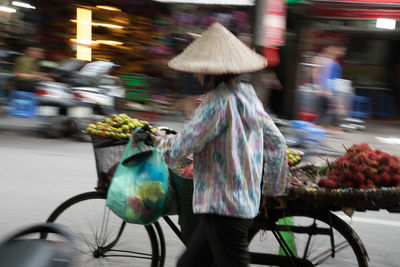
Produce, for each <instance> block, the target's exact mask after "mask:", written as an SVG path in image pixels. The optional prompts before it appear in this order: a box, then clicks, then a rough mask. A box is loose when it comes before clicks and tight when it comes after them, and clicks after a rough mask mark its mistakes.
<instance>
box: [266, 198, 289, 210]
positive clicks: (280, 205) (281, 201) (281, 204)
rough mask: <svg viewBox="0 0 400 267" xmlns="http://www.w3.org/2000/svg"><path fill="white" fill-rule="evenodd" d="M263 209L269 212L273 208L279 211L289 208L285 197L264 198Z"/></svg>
mask: <svg viewBox="0 0 400 267" xmlns="http://www.w3.org/2000/svg"><path fill="white" fill-rule="evenodd" d="M274 202H275V203H274ZM263 207H264V209H265V210H268V209H271V208H273V209H278V210H281V209H285V208H286V207H287V203H286V198H285V197H283V196H277V197H264V198H263Z"/></svg>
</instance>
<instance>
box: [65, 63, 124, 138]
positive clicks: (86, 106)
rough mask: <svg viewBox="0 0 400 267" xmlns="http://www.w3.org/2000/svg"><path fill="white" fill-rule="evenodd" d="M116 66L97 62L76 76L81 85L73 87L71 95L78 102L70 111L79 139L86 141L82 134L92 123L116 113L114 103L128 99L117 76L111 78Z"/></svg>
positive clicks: (89, 64) (88, 65) (86, 66)
mask: <svg viewBox="0 0 400 267" xmlns="http://www.w3.org/2000/svg"><path fill="white" fill-rule="evenodd" d="M116 66H117V65H116V64H114V63H112V62H107V61H94V62H91V63H88V64H86V65H85V66H84V67H83V68H82V70H81V71H80V72H79V73H78V75H77V76H76V78H77V79H78V80H79V81H80V82H81V83H80V86H75V87H71V92H72V96H73V97H74V99H75V100H77V101H78V102H77V103H76V104H75V105H74V106H73V107H70V108H69V110H68V116H69V118H70V120H71V123H72V126H73V128H74V129H75V131H74V133H75V134H76V135H77V136H78V137H80V138H82V139H87V135H85V134H83V131H84V130H85V129H86V127H87V125H88V124H89V123H92V122H96V121H99V120H103V119H104V118H105V117H108V116H110V115H111V114H114V113H117V110H116V109H115V102H116V100H117V99H118V98H123V97H124V96H125V89H124V87H123V86H122V83H121V81H120V79H119V78H118V77H115V76H110V75H108V74H109V73H110V72H111V70H112V69H113V68H115V67H116ZM83 81H85V83H86V84H84V85H83Z"/></svg>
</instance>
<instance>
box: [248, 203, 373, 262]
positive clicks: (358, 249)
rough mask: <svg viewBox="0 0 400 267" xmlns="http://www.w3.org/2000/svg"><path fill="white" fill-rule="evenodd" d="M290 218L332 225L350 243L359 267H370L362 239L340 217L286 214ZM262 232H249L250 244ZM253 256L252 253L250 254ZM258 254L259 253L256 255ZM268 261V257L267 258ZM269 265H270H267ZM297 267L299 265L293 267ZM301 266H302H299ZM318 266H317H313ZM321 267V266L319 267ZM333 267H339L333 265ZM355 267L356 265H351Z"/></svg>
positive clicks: (326, 214) (325, 213)
mask: <svg viewBox="0 0 400 267" xmlns="http://www.w3.org/2000/svg"><path fill="white" fill-rule="evenodd" d="M289 216H300V217H307V218H310V219H316V220H319V221H321V222H323V223H325V224H327V225H331V226H332V228H333V229H334V230H336V231H337V232H338V233H339V234H340V235H342V236H343V237H344V239H345V240H346V241H347V242H348V244H349V245H350V247H351V249H352V251H353V253H354V255H355V257H356V259H357V263H358V266H359V267H368V254H367V250H366V248H365V246H364V244H363V243H362V241H361V239H360V237H359V236H358V235H357V233H356V232H355V231H354V230H353V229H352V228H351V227H350V226H349V225H348V224H347V223H346V222H345V221H343V220H342V219H340V218H339V217H338V216H336V215H335V214H333V213H331V212H330V211H329V212H324V213H317V214H314V213H305V212H298V211H288V212H286V213H285V217H289ZM259 231H260V229H259V228H258V229H256V228H254V227H253V228H252V229H251V231H249V244H250V243H251V241H253V240H254V237H255V236H256V234H257V233H258V232H259ZM250 254H252V252H250ZM256 254H257V253H256ZM265 258H266V259H268V257H265ZM266 265H268V264H266ZM281 266H288V265H281ZM293 266H297V265H293ZM298 266H301V265H298ZM313 266H317V265H313ZM318 266H319V265H318ZM321 266H324V265H321ZM333 266H338V265H336V264H335V265H333ZM342 266H347V265H342ZM351 266H355V265H351Z"/></svg>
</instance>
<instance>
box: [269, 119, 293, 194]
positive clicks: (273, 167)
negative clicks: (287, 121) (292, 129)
mask: <svg viewBox="0 0 400 267" xmlns="http://www.w3.org/2000/svg"><path fill="white" fill-rule="evenodd" d="M263 122H264V123H263V136H264V159H265V164H264V176H263V181H264V187H263V194H264V195H266V196H283V195H286V194H287V190H288V175H289V173H288V163H287V155H286V142H285V138H284V137H283V135H282V134H281V132H280V131H279V130H278V128H277V127H276V125H275V124H274V122H273V121H272V119H271V118H270V117H269V116H268V114H267V113H265V116H264V121H263Z"/></svg>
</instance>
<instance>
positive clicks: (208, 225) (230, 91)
mask: <svg viewBox="0 0 400 267" xmlns="http://www.w3.org/2000/svg"><path fill="white" fill-rule="evenodd" d="M168 65H169V67H171V68H173V69H175V70H178V71H182V72H189V73H195V74H196V76H197V78H198V79H199V81H200V83H201V84H202V86H203V90H204V91H205V92H206V95H205V98H204V100H203V102H202V103H201V104H200V106H199V107H198V108H197V110H196V111H195V113H194V115H193V117H192V118H191V120H190V122H188V123H187V124H186V126H185V128H184V129H183V130H182V131H180V132H179V133H178V134H177V135H176V136H167V137H162V138H161V139H160V140H158V151H159V153H161V155H162V156H163V158H164V160H165V161H166V163H167V164H169V165H172V164H174V163H175V162H177V161H179V160H180V159H183V158H185V157H187V156H189V155H191V154H193V159H194V174H193V183H194V192H193V211H194V213H195V214H199V215H200V221H199V224H198V226H197V229H195V230H194V234H193V236H192V238H191V241H190V242H189V244H188V247H187V249H186V251H185V252H184V254H183V255H182V256H181V258H180V259H179V261H178V264H177V266H178V267H182V266H183V267H186V266H187V267H189V266H190V267H193V266H212V264H215V265H216V266H219V267H236V266H248V263H249V253H248V236H247V234H248V230H249V228H250V226H251V224H252V220H253V218H254V217H255V216H256V215H257V214H258V211H259V206H260V200H261V194H263V195H264V196H272V197H274V198H275V199H276V200H277V201H278V202H279V203H280V207H281V208H282V207H284V206H285V202H284V198H282V196H284V195H285V194H286V192H287V160H286V143H285V139H284V137H283V136H282V134H281V133H280V132H279V130H278V128H277V127H276V126H275V124H274V123H273V121H272V120H271V118H270V117H269V116H268V114H267V113H266V112H265V111H264V109H263V106H262V103H261V101H260V100H259V99H258V97H257V95H256V93H255V91H254V89H253V87H252V86H251V84H250V83H247V82H243V81H241V80H240V79H239V78H238V75H239V74H242V73H248V72H254V71H257V70H260V69H262V68H264V67H265V58H264V57H262V56H260V55H258V54H257V53H255V52H254V51H252V50H251V49H250V48H248V47H247V46H246V45H244V44H243V43H242V42H241V41H240V40H239V39H237V38H236V37H235V36H234V35H233V34H232V33H231V32H229V31H228V30H227V29H225V28H224V27H223V26H222V25H221V24H219V23H214V24H213V25H212V26H211V27H210V28H209V29H208V30H207V31H205V32H204V34H203V35H202V36H201V37H200V38H198V39H197V40H195V41H194V42H193V43H191V44H190V45H189V46H188V47H187V48H186V49H185V50H184V51H183V52H182V53H181V54H180V55H178V56H177V57H175V58H174V59H172V60H171V61H170V62H169V64H168ZM264 161H265V164H263V162H264ZM263 172H264V176H262V174H263ZM262 179H263V188H261V180H262Z"/></svg>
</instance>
